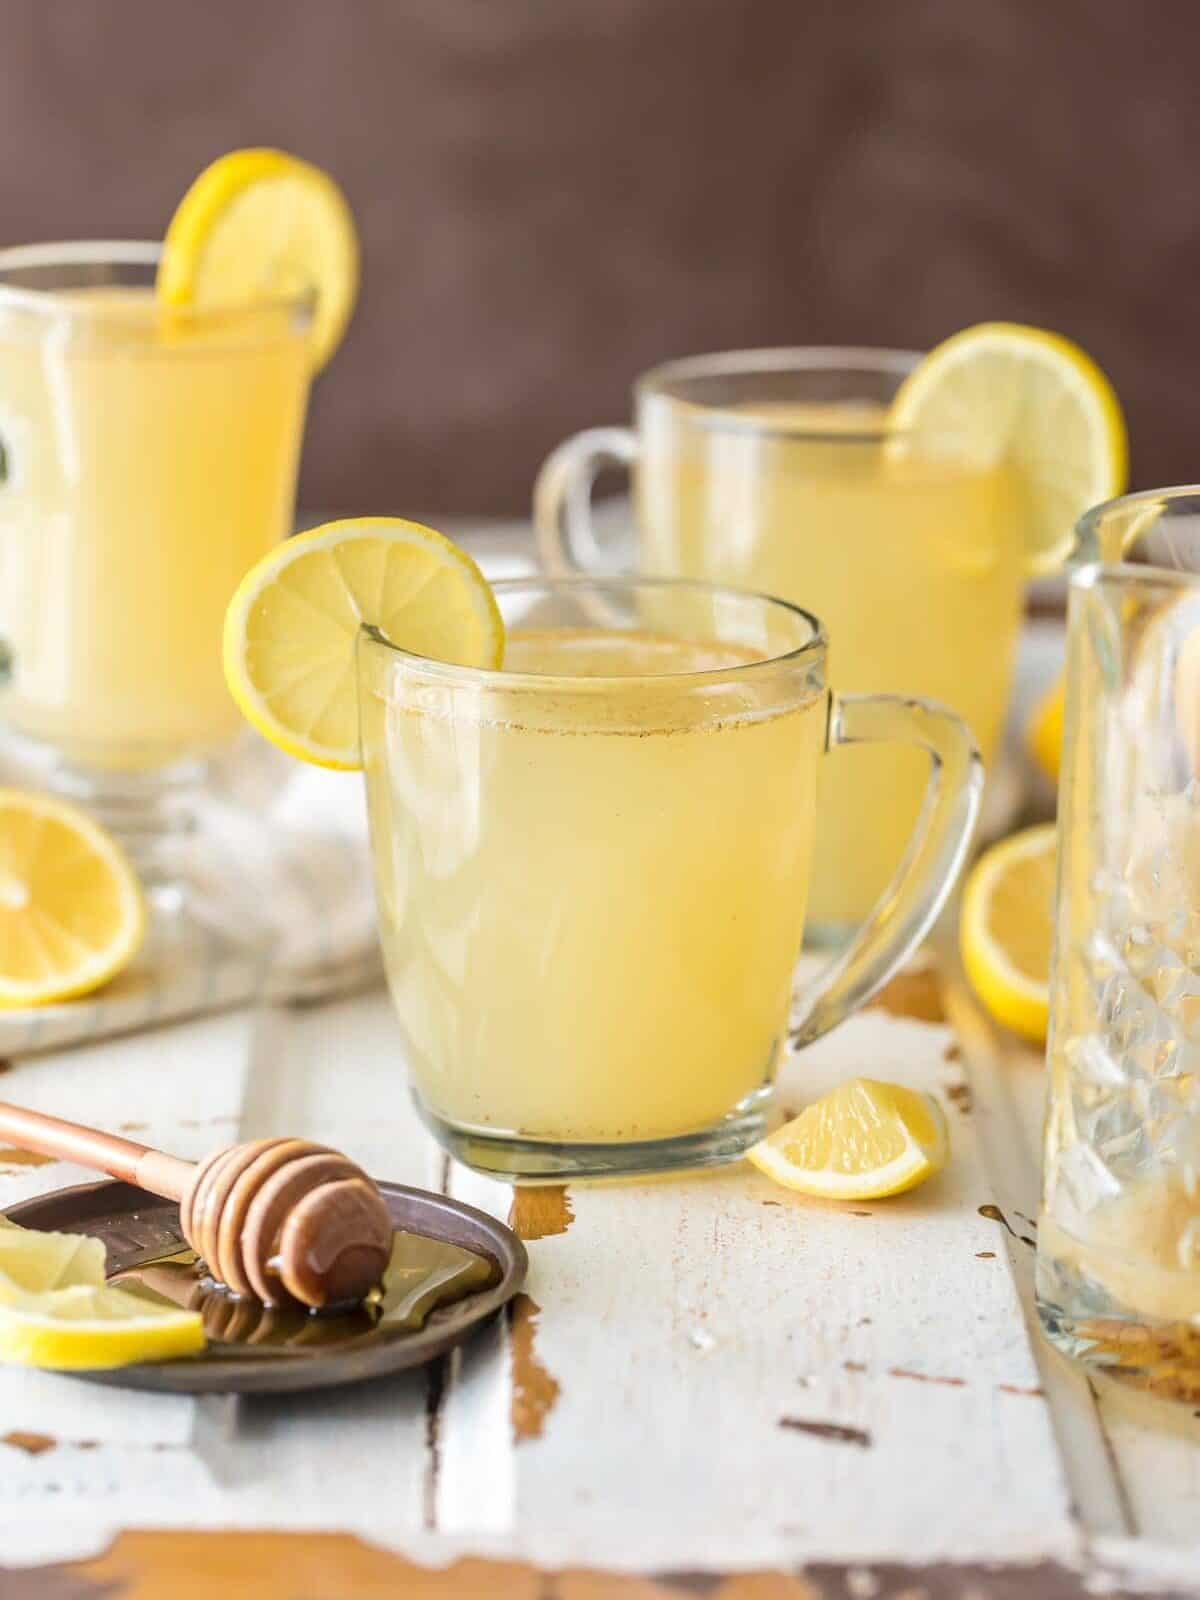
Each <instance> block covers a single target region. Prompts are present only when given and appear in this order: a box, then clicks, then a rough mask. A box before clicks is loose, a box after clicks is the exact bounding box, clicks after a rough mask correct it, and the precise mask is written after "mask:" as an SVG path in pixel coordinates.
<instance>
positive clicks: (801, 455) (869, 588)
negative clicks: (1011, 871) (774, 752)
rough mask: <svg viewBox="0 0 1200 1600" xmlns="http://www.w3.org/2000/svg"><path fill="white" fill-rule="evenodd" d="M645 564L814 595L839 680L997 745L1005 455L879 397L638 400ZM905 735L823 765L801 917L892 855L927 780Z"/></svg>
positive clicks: (1019, 573)
mask: <svg viewBox="0 0 1200 1600" xmlns="http://www.w3.org/2000/svg"><path fill="white" fill-rule="evenodd" d="M636 488H637V503H638V512H639V526H640V539H641V558H642V561H643V563H644V565H645V566H646V568H647V569H648V570H650V571H661V572H680V573H684V574H687V575H690V576H699V575H702V574H703V575H707V576H710V577H712V578H714V579H717V580H719V581H721V582H723V583H730V584H737V585H739V586H743V587H746V588H751V589H756V590H760V591H762V592H764V593H767V594H779V595H782V596H784V597H785V598H788V599H791V600H794V601H796V602H797V603H798V604H801V605H804V606H807V607H809V608H810V609H812V610H814V611H816V612H817V613H818V614H819V615H820V616H821V617H822V619H823V620H824V621H825V623H826V625H827V627H828V628H829V631H830V635H831V637H832V639H833V640H834V650H833V654H832V657H831V663H830V670H831V676H832V678H833V681H834V682H835V683H836V684H837V686H838V688H839V689H840V690H842V691H850V692H853V691H858V690H865V689H868V688H873V687H877V686H878V685H880V684H885V685H895V686H896V687H897V688H898V689H902V690H904V691H906V692H911V693H914V694H921V695H926V696H929V697H931V698H933V699H936V700H940V701H942V702H944V703H945V704H946V705H949V706H951V707H952V708H953V709H954V710H955V711H957V712H958V714H959V715H960V716H961V717H963V719H964V720H965V721H966V722H967V724H968V725H969V726H970V728H971V730H972V732H973V733H974V734H975V737H976V739H977V740H978V742H979V745H980V747H981V749H982V752H983V756H984V760H985V762H987V763H989V764H990V763H991V761H992V760H993V759H994V757H995V754H996V751H997V748H998V745H999V740H1000V736H1001V732H1002V729H1003V724H1004V717H1005V710H1006V707H1007V703H1008V692H1009V683H1010V679H1011V672H1012V663H1013V655H1014V651H1015V646H1016V639H1017V630H1018V625H1019V621H1020V616H1021V603H1022V588H1023V581H1024V551H1023V546H1022V542H1021V540H1020V538H1019V537H1018V532H1017V530H1018V528H1019V516H1020V511H1019V500H1018V496H1017V493H1016V489H1015V484H1014V483H1013V481H1012V479H1011V478H1010V476H1009V474H1008V472H1007V470H1006V469H1005V468H1004V467H1003V466H996V467H991V468H980V467H977V466H972V465H970V464H966V463H960V462H956V461H954V460H943V459H937V458H935V457H933V456H931V455H928V454H926V453H925V452H924V451H923V450H922V449H920V448H919V447H916V446H911V447H910V446H909V445H908V444H906V442H905V440H904V439H903V437H902V436H901V435H898V434H896V433H895V432H894V431H893V430H892V429H891V428H890V427H889V424H888V414H887V412H886V410H885V409H884V407H883V406H882V405H874V404H865V403H855V402H851V401H846V402H844V403H824V404H812V405H801V404H795V403H788V402H783V401H780V402H761V403H755V404H749V403H747V404H740V405H736V406H734V407H731V408H730V409H728V410H723V411H721V412H719V413H717V414H716V420H715V421H714V418H713V414H711V413H709V412H707V411H705V410H704V409H702V408H701V409H696V410H695V411H690V410H689V409H688V408H687V407H686V406H683V405H681V404H680V403H678V402H673V401H657V402H656V401H655V400H654V399H653V398H652V399H649V400H647V401H646V402H645V405H644V410H643V432H642V451H641V456H640V461H639V467H638V472H637V478H636ZM925 777H926V770H925V763H924V762H923V760H922V759H921V758H920V756H919V755H918V754H917V753H916V752H915V751H912V750H905V749H902V748H889V749H862V748H858V749H854V748H851V749H845V750H841V751H839V752H838V753H837V755H836V757H835V758H834V759H833V760H831V761H829V762H827V763H825V765H824V767H823V769H822V772H821V778H820V801H819V811H818V815H819V819H820V820H819V824H818V840H819V844H818V852H817V857H816V861H815V863H814V869H813V885H812V894H811V899H810V916H811V919H812V921H813V923H814V924H816V925H821V924H826V925H834V926H838V925H845V924H848V923H853V922H856V921H859V920H861V918H862V917H863V916H864V915H865V914H866V912H867V911H868V910H869V908H870V906H871V905H872V904H873V903H874V901H875V900H876V899H877V898H878V896H879V894H880V892H881V891H882V889H883V887H884V885H885V883H886V882H887V880H888V878H889V877H890V875H891V874H892V873H893V872H894V870H895V868H896V866H897V864H898V862H899V860H900V855H901V852H902V850H903V848H904V843H905V841H906V840H907V838H908V836H909V834H910V833H911V831H912V827H913V821H914V818H915V816H916V813H917V808H918V806H919V804H920V799H921V794H922V792H923V789H924V785H925Z"/></svg>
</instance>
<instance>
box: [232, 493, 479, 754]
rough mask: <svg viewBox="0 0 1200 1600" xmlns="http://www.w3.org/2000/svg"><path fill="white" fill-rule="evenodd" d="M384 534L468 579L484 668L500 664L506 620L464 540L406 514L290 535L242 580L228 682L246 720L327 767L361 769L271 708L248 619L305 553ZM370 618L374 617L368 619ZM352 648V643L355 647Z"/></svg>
mask: <svg viewBox="0 0 1200 1600" xmlns="http://www.w3.org/2000/svg"><path fill="white" fill-rule="evenodd" d="M359 538H362V539H384V540H387V541H389V542H392V543H396V544H411V545H416V546H420V547H421V548H424V549H426V550H429V549H431V548H432V549H435V550H436V551H437V552H438V553H439V555H440V556H441V557H442V558H443V559H445V560H446V561H447V563H448V564H449V565H451V566H453V567H456V568H457V569H458V570H459V571H460V572H461V573H462V575H463V577H464V579H465V580H466V581H465V583H464V592H465V593H467V594H468V595H469V596H470V599H471V604H472V607H473V609H474V611H475V614H476V616H477V618H478V620H479V621H480V622H481V623H482V624H483V625H484V634H485V637H486V640H487V643H488V646H489V648H488V649H487V651H486V659H485V660H483V661H481V662H480V663H479V665H480V666H481V667H491V668H496V667H498V666H499V665H500V662H501V660H502V658H503V651H504V621H503V618H502V617H501V615H500V608H499V606H498V605H497V604H496V597H495V595H494V594H493V593H492V588H491V585H490V584H489V583H488V581H487V579H486V578H485V577H484V575H483V573H482V572H481V571H480V569H479V566H478V565H477V563H476V562H475V561H474V559H473V558H472V557H471V556H470V555H469V554H468V553H467V552H466V551H465V550H464V549H462V547H461V546H460V545H457V544H455V543H454V541H453V540H452V539H448V538H447V537H446V535H445V534H444V533H439V532H438V531H437V529H436V528H429V527H426V526H425V524H424V523H420V522H413V521H410V520H408V519H406V518H402V517H351V518H344V519H341V520H339V521H337V522H327V523H323V524H322V525H321V526H320V527H318V528H312V529H310V530H309V531H308V532H307V533H300V534H297V535H296V536H295V537H294V538H291V539H286V540H285V541H284V542H283V543H282V544H281V545H278V546H277V547H276V548H275V549H274V550H271V551H270V552H268V554H267V555H265V556H264V557H263V558H262V560H261V561H259V562H258V563H257V564H256V565H255V566H253V567H251V569H250V571H249V572H248V573H247V574H246V575H245V577H244V578H243V579H242V581H241V583H239V585H238V587H237V589H236V590H235V591H234V594H233V598H232V599H231V600H230V602H229V607H228V609H227V611H226V614H225V631H224V640H223V660H224V667H225V681H226V683H227V685H228V687H229V692H230V694H231V695H232V696H233V698H234V701H235V702H236V704H237V707H238V709H239V710H240V711H241V713H242V715H243V716H244V717H245V718H246V720H247V722H249V723H250V725H251V726H252V727H253V728H254V729H255V730H256V731H257V732H258V733H260V734H262V736H263V738H264V739H267V740H268V741H269V742H270V743H271V744H273V745H275V746H276V747H277V748H278V749H280V750H283V751H284V752H285V753H286V754H287V755H290V756H293V757H295V758H296V759H297V760H299V761H306V762H308V763H309V764H310V765H312V766H318V767H325V768H329V769H332V770H333V771H337V772H357V771H359V770H360V769H361V767H362V759H361V754H360V752H359V750H358V748H357V746H354V747H349V746H347V747H343V748H341V749H332V748H330V747H328V746H322V745H318V744H316V743H314V742H312V741H309V740H305V739H303V738H301V737H299V736H298V735H297V733H296V730H295V729H294V728H289V727H288V726H287V725H286V724H285V723H283V722H281V721H280V720H279V718H278V717H276V716H275V715H274V713H273V712H272V711H271V709H270V707H269V705H268V704H267V703H266V701H265V699H264V697H263V695H262V694H261V693H260V691H259V690H258V688H257V687H256V685H255V684H254V682H253V680H252V678H251V677H250V674H249V673H248V672H247V670H246V666H245V651H244V648H243V646H244V641H245V633H246V622H247V619H248V617H249V614H250V610H251V607H252V606H253V605H254V604H255V602H256V600H257V599H258V598H259V596H260V595H262V594H263V593H264V592H265V591H266V589H267V588H268V587H269V586H270V584H272V583H273V582H275V581H276V580H277V578H278V577H279V575H280V573H282V572H283V571H284V570H285V569H286V568H287V567H288V566H290V565H291V564H292V563H293V562H294V561H297V560H299V559H300V558H301V557H303V556H304V555H305V554H308V553H310V552H312V551H314V550H320V549H336V548H337V547H338V546H339V545H340V544H343V543H346V542H348V541H350V540H353V539H359ZM364 620H366V621H372V620H374V619H372V618H366V619H364ZM351 648H353V646H351Z"/></svg>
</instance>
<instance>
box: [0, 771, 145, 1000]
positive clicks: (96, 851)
mask: <svg viewBox="0 0 1200 1600" xmlns="http://www.w3.org/2000/svg"><path fill="white" fill-rule="evenodd" d="M144 928H145V912H144V909H143V903H142V893H141V890H140V888H139V887H138V881H137V878H136V877H135V876H134V872H133V868H132V867H131V866H130V865H129V862H128V860H127V859H126V857H125V855H124V854H123V852H122V851H121V849H120V847H119V846H118V845H117V843H116V842H115V840H113V839H111V838H110V837H109V835H108V834H107V833H105V832H104V830H103V829H102V828H100V827H98V826H97V824H96V823H94V822H93V821H92V820H91V818H90V817H88V816H86V815H85V814H84V812H82V811H81V810H80V809H79V808H78V807H77V806H73V805H70V804H69V803H68V802H67V801H65V800H57V799H53V798H51V797H50V796H49V795H44V794H35V793H32V792H31V791H27V790H24V789H0V1007H13V1006H37V1005H47V1004H49V1003H50V1002H51V1001H55V1000H66V999H70V998H71V997H72V996H74V995H81V994H87V993H88V992H89V991H90V990H92V989H95V988H98V987H99V985H100V984H102V983H105V982H107V981H108V979H109V978H111V977H113V976H114V974H116V973H117V972H119V971H120V970H121V968H122V967H124V966H125V965H126V963H127V962H128V961H129V959H130V957H131V956H132V955H133V954H134V952H135V951H136V950H137V948H138V946H139V944H140V943H141V941H142V934H143V931H144Z"/></svg>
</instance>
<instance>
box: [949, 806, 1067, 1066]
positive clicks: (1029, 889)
mask: <svg viewBox="0 0 1200 1600" xmlns="http://www.w3.org/2000/svg"><path fill="white" fill-rule="evenodd" d="M1055 864H1056V862H1055V829H1054V824H1053V823H1043V824H1040V825H1039V826H1038V827H1036V828H1026V829H1024V831H1023V832H1021V833H1015V834H1013V836H1012V838H1010V839H1003V840H1001V842H1000V843H999V844H995V845H993V846H992V848H991V849H990V850H986V851H985V852H984V853H983V855H982V856H980V858H979V860H978V861H977V862H976V863H975V866H974V867H973V869H972V871H971V874H970V876H969V877H968V879H967V886H966V889H965V890H964V891H963V902H962V917H961V921H960V923H959V948H960V950H961V952H962V959H963V965H964V967H965V968H966V969H967V976H968V978H970V980H971V983H972V985H973V987H974V989H975V992H976V993H977V994H978V996H979V998H980V999H981V1000H982V1001H983V1003H984V1005H985V1006H986V1007H987V1009H988V1011H989V1012H990V1014H991V1015H992V1016H993V1017H994V1018H995V1019H996V1021H997V1022H1001V1023H1003V1024H1004V1026H1005V1027H1006V1028H1012V1029H1013V1031H1014V1032H1016V1033H1020V1034H1022V1035H1024V1037H1025V1038H1027V1039H1032V1040H1034V1041H1035V1042H1037V1043H1041V1042H1042V1040H1044V1039H1045V1037H1046V1025H1047V1021H1048V1018H1049V1010H1050V987H1049V985H1050V954H1051V950H1052V948H1053V944H1054V890H1055Z"/></svg>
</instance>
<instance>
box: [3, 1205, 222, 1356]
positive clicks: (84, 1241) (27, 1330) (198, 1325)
mask: <svg viewBox="0 0 1200 1600" xmlns="http://www.w3.org/2000/svg"><path fill="white" fill-rule="evenodd" d="M0 1221H2V1222H3V1226H2V1227H0V1361H10V1362H15V1363H17V1364H19V1365H21V1366H30V1367H52V1368H58V1369H63V1370H68V1369H74V1370H76V1371H80V1370H85V1371H86V1370H96V1369H98V1368H101V1367H123V1366H127V1365H128V1364H129V1363H130V1362H134V1361H165V1360H168V1359H171V1358H173V1357H176V1356H190V1355H194V1354H195V1353H196V1351H198V1350H202V1349H203V1348H204V1325H203V1322H202V1320H201V1318H200V1317H199V1315H198V1314H197V1313H196V1312H194V1311H180V1310H178V1309H177V1308H176V1307H175V1306H160V1305H159V1304H157V1303H156V1302H152V1301H150V1300H147V1299H144V1298H143V1297H142V1296H140V1295H137V1294H129V1293H127V1292H126V1291H125V1290H123V1289H110V1288H107V1287H106V1286H105V1283H104V1246H103V1244H102V1243H101V1242H100V1240H99V1239H93V1238H91V1237H90V1236H89V1235H87V1234H81V1233H42V1232H40V1231H39V1230H38V1229H36V1228H22V1227H19V1226H18V1225H17V1224H16V1223H13V1222H10V1221H9V1220H8V1218H7V1217H4V1218H3V1219H0Z"/></svg>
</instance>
